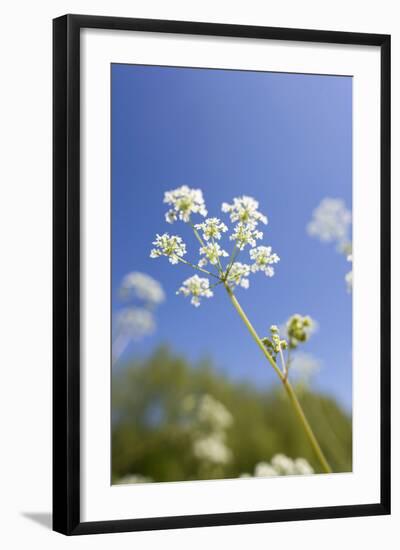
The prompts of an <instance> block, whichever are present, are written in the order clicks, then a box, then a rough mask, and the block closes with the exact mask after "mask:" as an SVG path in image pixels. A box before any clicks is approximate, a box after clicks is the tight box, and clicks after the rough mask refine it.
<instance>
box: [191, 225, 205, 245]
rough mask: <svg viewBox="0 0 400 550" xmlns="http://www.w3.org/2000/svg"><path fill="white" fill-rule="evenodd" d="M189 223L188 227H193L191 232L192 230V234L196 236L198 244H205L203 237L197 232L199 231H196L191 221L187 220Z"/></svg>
mask: <svg viewBox="0 0 400 550" xmlns="http://www.w3.org/2000/svg"><path fill="white" fill-rule="evenodd" d="M189 224H190V227H191V228H192V229H193V232H194V234H195V236H196V239H197V240H198V241H199V243H200V245H201V246H205V244H204V241H203V239H202V238H201V237H200V234H199V232H198V231H197V229H196V228H195V226H194V225H193V224H192V222H189Z"/></svg>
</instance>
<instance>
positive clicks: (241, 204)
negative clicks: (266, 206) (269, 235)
mask: <svg viewBox="0 0 400 550" xmlns="http://www.w3.org/2000/svg"><path fill="white" fill-rule="evenodd" d="M221 209H222V212H227V213H229V215H230V218H231V221H232V222H242V223H244V224H254V225H257V224H258V222H261V223H264V224H267V223H268V220H267V217H266V216H264V214H261V212H259V211H258V201H256V200H255V199H253V198H252V197H246V196H243V197H236V198H234V199H233V204H228V203H226V202H224V203H222V207H221Z"/></svg>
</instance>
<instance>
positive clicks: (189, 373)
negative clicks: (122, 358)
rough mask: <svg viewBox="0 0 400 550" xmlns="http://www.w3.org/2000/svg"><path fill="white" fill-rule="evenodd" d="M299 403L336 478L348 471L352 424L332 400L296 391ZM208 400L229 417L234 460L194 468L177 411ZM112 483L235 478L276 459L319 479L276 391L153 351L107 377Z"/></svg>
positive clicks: (187, 429)
mask: <svg viewBox="0 0 400 550" xmlns="http://www.w3.org/2000/svg"><path fill="white" fill-rule="evenodd" d="M295 389H296V391H297V394H298V397H299V399H300V401H301V403H302V405H303V407H304V410H305V413H306V415H307V417H308V419H309V421H310V424H311V426H312V427H313V429H314V431H315V434H316V436H317V438H318V440H319V442H320V444H321V447H322V449H323V450H324V452H325V453H326V456H327V459H328V460H329V462H330V464H331V466H332V468H333V471H334V472H347V471H351V468H352V425H351V418H350V417H349V415H348V414H346V413H345V412H344V411H343V410H342V409H341V408H340V407H339V405H338V404H337V403H336V402H335V400H334V399H332V398H330V397H328V396H325V395H321V394H318V393H315V392H313V391H311V390H309V389H308V388H307V387H306V386H305V385H304V386H302V385H300V384H297V385H296V386H295ZM204 394H209V395H211V396H212V397H213V398H215V399H217V400H218V401H219V402H221V403H222V404H223V405H224V406H225V407H226V408H227V409H228V410H229V411H230V413H231V415H232V416H233V420H234V421H233V424H232V425H231V427H229V428H228V429H227V431H226V444H227V446H228V447H229V448H230V449H231V451H232V457H233V458H232V460H231V461H230V462H229V463H228V464H224V465H221V464H219V465H215V464H214V465H210V464H208V465H207V464H206V465H205V464H200V463H199V460H198V459H197V458H196V457H195V456H194V455H193V452H192V443H193V433H192V431H193V430H192V429H191V425H190V423H188V419H187V417H186V416H185V411H184V409H183V407H182V403H183V402H184V399H185V397H187V396H189V395H194V396H199V397H200V396H201V395H204ZM112 416H113V421H112V480H113V482H116V481H117V480H118V479H120V478H121V477H123V476H126V475H129V474H140V475H142V476H146V477H150V478H152V479H153V480H154V481H178V480H193V479H213V478H234V477H238V476H240V475H241V474H243V473H250V474H252V473H253V472H254V467H255V465H256V464H257V463H259V462H261V461H269V460H270V459H271V458H272V457H273V456H274V455H275V454H277V453H284V454H285V455H287V456H289V457H291V458H297V457H303V458H305V459H307V460H308V462H309V463H310V464H311V465H312V467H313V468H314V470H315V471H316V472H319V471H320V467H319V463H318V461H317V460H316V459H315V457H314V454H313V451H312V449H311V448H310V446H309V443H308V441H307V440H306V438H305V435H304V432H303V430H302V429H301V427H300V426H299V424H298V420H297V418H296V417H295V416H294V413H293V411H292V408H291V407H290V406H289V404H288V400H287V396H286V394H285V393H284V391H283V390H282V389H281V388H280V387H279V385H277V386H274V387H273V388H272V389H269V390H268V391H266V390H265V391H262V390H260V389H257V388H255V387H253V386H251V385H248V384H243V383H237V382H233V381H231V380H229V379H228V378H226V377H225V376H223V375H222V374H221V373H219V372H216V370H215V369H214V368H213V366H212V364H211V362H208V361H203V362H201V363H199V364H197V365H194V366H192V365H190V364H189V363H188V362H187V361H186V360H185V359H184V358H183V357H178V356H176V355H174V354H173V353H171V351H170V350H168V348H166V347H163V348H159V349H158V350H157V351H156V352H155V353H154V354H153V355H152V356H150V357H149V358H148V359H147V360H144V361H133V362H132V363H129V364H125V365H122V366H121V367H118V369H116V370H115V371H114V372H113V378H112Z"/></svg>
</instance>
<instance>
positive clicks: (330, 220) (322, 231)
mask: <svg viewBox="0 0 400 550" xmlns="http://www.w3.org/2000/svg"><path fill="white" fill-rule="evenodd" d="M350 224H351V212H350V211H349V210H347V208H346V205H345V204H344V202H343V201H342V200H341V199H332V198H329V197H326V198H325V199H323V200H322V201H321V203H320V204H319V205H318V206H317V208H316V209H315V210H314V211H313V214H312V219H311V221H310V222H309V224H308V226H307V231H308V233H309V234H310V235H311V236H313V237H318V238H319V239H320V240H321V241H325V242H332V241H337V242H338V243H339V244H340V243H343V242H344V241H346V240H347V237H348V231H349V227H350Z"/></svg>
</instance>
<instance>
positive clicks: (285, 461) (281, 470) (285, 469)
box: [271, 453, 296, 475]
mask: <svg viewBox="0 0 400 550" xmlns="http://www.w3.org/2000/svg"><path fill="white" fill-rule="evenodd" d="M271 465H272V467H273V468H274V469H275V470H276V471H277V473H278V474H280V475H291V474H294V473H296V471H295V470H296V469H295V465H294V461H293V460H292V459H291V458H289V457H288V456H286V455H284V454H281V453H279V454H277V455H275V456H273V457H272V459H271Z"/></svg>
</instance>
